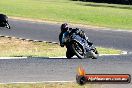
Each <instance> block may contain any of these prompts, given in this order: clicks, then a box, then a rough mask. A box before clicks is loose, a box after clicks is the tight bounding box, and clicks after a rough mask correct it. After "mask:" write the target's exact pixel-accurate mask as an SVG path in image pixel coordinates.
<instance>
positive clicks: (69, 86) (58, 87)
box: [0, 82, 101, 88]
mask: <svg viewBox="0 0 132 88" xmlns="http://www.w3.org/2000/svg"><path fill="white" fill-rule="evenodd" d="M97 87H98V88H101V85H98V84H86V85H83V86H80V85H78V84H77V83H72V82H71V83H35V84H0V88H97Z"/></svg>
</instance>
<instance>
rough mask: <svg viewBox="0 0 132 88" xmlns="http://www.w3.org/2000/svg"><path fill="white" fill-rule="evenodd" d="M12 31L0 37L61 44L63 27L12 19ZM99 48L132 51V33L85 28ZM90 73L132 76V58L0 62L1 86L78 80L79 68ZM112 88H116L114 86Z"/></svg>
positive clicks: (128, 86)
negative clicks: (17, 83) (60, 36)
mask: <svg viewBox="0 0 132 88" xmlns="http://www.w3.org/2000/svg"><path fill="white" fill-rule="evenodd" d="M9 23H10V24H11V26H12V29H2V28H1V29H0V35H6V36H12V37H19V38H25V39H33V40H41V41H52V42H58V35H59V32H60V29H59V27H60V24H49V23H40V22H39V23H36V22H30V21H20V20H12V19H10V20H9ZM82 29H83V30H84V31H85V32H86V34H87V35H88V37H89V39H90V40H91V41H93V42H94V44H95V45H96V46H102V47H109V48H117V49H121V50H126V51H129V52H131V51H132V32H123V31H110V30H107V31H106V30H96V29H94V30H91V29H88V28H82ZM79 66H82V67H83V68H84V69H85V70H86V72H87V73H90V74H91V73H99V74H101V73H102V74H103V73H104V74H106V73H112V74H114V73H116V74H118V73H119V74H121V73H124V74H131V75H132V69H131V67H132V55H131V54H127V55H120V56H101V57H99V58H98V59H77V58H73V59H66V58H44V57H42V58H37V57H29V58H27V59H0V83H10V82H43V81H75V76H76V73H77V68H78V67H79ZM111 86H112V87H111ZM113 87H114V88H124V87H126V88H132V85H131V83H130V84H122V85H118V84H115V85H112V84H111V85H107V84H104V86H103V87H102V88H113Z"/></svg>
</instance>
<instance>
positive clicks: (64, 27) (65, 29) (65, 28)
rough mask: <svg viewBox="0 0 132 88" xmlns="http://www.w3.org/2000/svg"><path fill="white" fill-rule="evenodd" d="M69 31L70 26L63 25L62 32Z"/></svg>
mask: <svg viewBox="0 0 132 88" xmlns="http://www.w3.org/2000/svg"><path fill="white" fill-rule="evenodd" d="M67 30H68V24H67V23H64V24H62V25H61V31H62V32H65V31H67Z"/></svg>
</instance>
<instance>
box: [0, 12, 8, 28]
mask: <svg viewBox="0 0 132 88" xmlns="http://www.w3.org/2000/svg"><path fill="white" fill-rule="evenodd" d="M6 22H7V16H6V15H4V14H0V27H4V26H5V24H6Z"/></svg>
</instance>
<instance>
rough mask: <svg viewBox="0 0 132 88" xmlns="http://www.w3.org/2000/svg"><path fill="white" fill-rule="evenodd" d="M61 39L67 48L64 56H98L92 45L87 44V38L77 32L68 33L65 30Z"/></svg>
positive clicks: (93, 57) (81, 57)
mask: <svg viewBox="0 0 132 88" xmlns="http://www.w3.org/2000/svg"><path fill="white" fill-rule="evenodd" d="M62 41H63V43H64V44H65V46H66V48H67V52H66V57H67V58H71V57H73V56H74V55H76V56H77V57H78V58H80V59H83V58H92V59H97V58H98V51H97V49H96V48H95V46H94V45H89V44H88V42H87V40H85V39H83V38H81V37H80V36H79V35H77V34H74V33H73V34H72V35H69V34H68V32H65V33H64V34H63V37H62Z"/></svg>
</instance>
